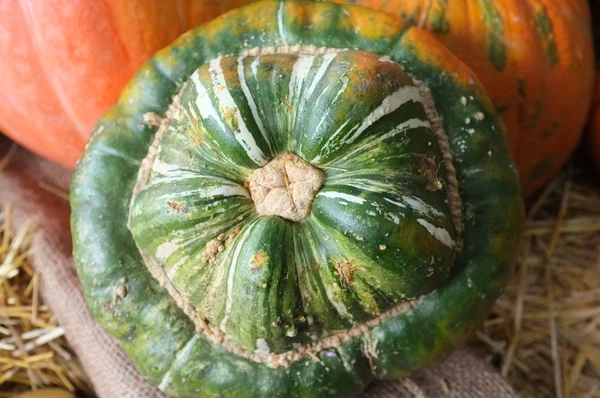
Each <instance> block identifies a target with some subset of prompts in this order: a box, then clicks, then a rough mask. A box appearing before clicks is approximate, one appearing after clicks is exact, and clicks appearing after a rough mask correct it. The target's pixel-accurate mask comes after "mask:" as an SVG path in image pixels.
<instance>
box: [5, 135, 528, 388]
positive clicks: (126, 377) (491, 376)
mask: <svg viewBox="0 0 600 398" xmlns="http://www.w3.org/2000/svg"><path fill="white" fill-rule="evenodd" d="M9 145H10V143H9V142H8V140H6V139H3V138H2V137H0V157H1V156H2V155H3V154H4V153H6V151H7V149H8V146H9ZM69 178H70V172H69V171H67V170H65V169H62V168H61V167H59V166H57V165H55V164H53V163H50V162H48V161H46V160H42V159H40V158H38V157H36V156H34V155H32V154H30V153H29V152H27V151H25V150H23V149H18V150H17V152H16V153H15V154H14V156H13V157H12V159H11V161H10V162H9V164H8V165H7V167H6V168H5V169H4V170H3V171H2V172H0V206H3V205H5V204H7V203H11V204H12V206H13V220H14V223H15V227H17V226H18V225H21V224H22V223H24V222H25V221H26V220H31V221H33V222H34V223H35V225H36V232H35V236H34V239H33V243H32V245H33V253H34V254H33V259H32V262H33V265H34V267H35V269H36V270H37V271H38V272H39V273H40V277H41V278H40V280H41V288H42V294H43V297H44V299H45V301H46V303H47V304H48V305H49V306H50V308H51V309H52V311H54V313H55V315H56V318H57V319H58V321H59V322H60V323H61V325H62V326H63V327H64V328H65V332H66V335H67V338H68V339H69V341H70V343H71V344H72V346H73V349H74V351H75V352H76V353H77V355H78V356H79V358H80V360H81V362H82V364H83V367H84V369H85V370H86V372H87V373H88V375H89V377H90V379H91V381H92V383H93V387H94V389H95V391H96V393H97V394H98V396H99V397H100V398H142V397H144V398H159V397H160V398H163V397H165V395H164V394H163V393H161V392H160V391H158V390H157V389H156V388H155V387H154V386H152V385H151V384H149V383H148V382H147V381H146V380H145V379H144V378H143V377H142V376H141V375H140V374H139V373H138V372H137V370H136V369H135V367H134V366H133V365H132V364H131V362H130V361H129V359H128V358H127V357H126V356H125V354H124V353H123V351H121V349H120V348H119V346H118V344H117V343H116V341H115V340H114V339H113V338H112V337H110V336H109V335H107V334H106V333H105V332H104V330H103V329H102V328H101V327H100V326H99V325H98V324H97V323H96V322H95V321H94V319H93V318H92V316H91V314H90V312H89V310H88V308H87V305H86V303H85V300H84V298H83V295H82V292H81V286H80V284H79V280H78V279H77V276H76V273H75V269H74V266H73V259H72V257H71V236H70V231H69V206H68V203H67V202H66V200H64V199H61V198H60V197H58V196H56V195H53V194H51V193H49V192H48V191H47V190H46V189H42V188H41V187H40V182H42V183H46V184H51V185H53V186H55V187H58V188H60V189H62V190H64V191H68V185H69ZM363 397H364V398H375V397H383V398H391V397H402V398H438V397H453V398H484V397H485V398H493V397H499V398H513V397H517V394H516V393H515V392H514V390H513V389H512V388H511V387H510V386H509V385H508V384H507V382H506V381H505V380H503V378H502V377H501V376H500V375H499V374H498V373H496V372H495V371H494V370H493V369H492V368H491V367H489V366H488V365H487V364H485V363H484V362H483V361H482V360H480V359H478V358H476V357H475V356H474V355H473V354H472V353H470V352H468V351H467V350H461V351H457V352H455V353H454V354H453V355H451V356H450V357H449V358H447V359H446V360H444V361H442V362H441V363H439V364H438V365H436V366H435V367H433V368H431V369H426V370H423V371H420V372H417V373H416V374H414V375H412V376H410V377H408V378H405V379H402V380H398V381H388V382H379V383H375V384H373V385H372V386H371V387H370V388H369V389H368V391H367V392H365V393H364V394H363Z"/></svg>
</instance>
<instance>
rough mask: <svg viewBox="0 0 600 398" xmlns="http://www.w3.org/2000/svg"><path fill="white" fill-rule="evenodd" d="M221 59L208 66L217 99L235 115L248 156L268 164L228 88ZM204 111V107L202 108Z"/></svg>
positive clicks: (236, 132)
mask: <svg viewBox="0 0 600 398" xmlns="http://www.w3.org/2000/svg"><path fill="white" fill-rule="evenodd" d="M221 59H222V57H219V58H216V59H213V60H212V61H210V63H209V66H208V72H209V73H210V75H211V77H212V79H213V84H214V90H213V91H214V94H215V96H216V97H217V101H218V102H219V107H220V108H221V109H223V108H226V109H228V110H230V111H231V112H232V113H233V117H234V118H235V121H236V123H237V126H238V131H234V134H233V135H234V136H235V139H236V140H237V142H238V143H239V144H240V145H241V146H242V148H244V151H246V154H247V155H248V157H249V158H250V159H251V160H252V161H253V162H254V163H256V164H257V165H259V166H264V165H265V164H267V162H268V159H267V158H266V157H265V154H264V153H263V151H262V150H261V149H260V147H259V146H258V145H257V144H256V140H255V139H254V136H253V135H252V133H251V132H250V130H248V126H246V122H244V118H242V114H241V113H240V110H239V108H238V106H237V105H236V103H235V101H234V100H233V97H232V96H231V93H230V92H229V89H228V88H227V81H226V80H225V75H224V73H223V68H222V67H221ZM200 111H201V112H202V109H200Z"/></svg>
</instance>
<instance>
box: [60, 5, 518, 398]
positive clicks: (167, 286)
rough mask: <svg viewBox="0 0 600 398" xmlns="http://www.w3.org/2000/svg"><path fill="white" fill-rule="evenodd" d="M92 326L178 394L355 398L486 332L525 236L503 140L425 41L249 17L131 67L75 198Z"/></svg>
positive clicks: (354, 22)
mask: <svg viewBox="0 0 600 398" xmlns="http://www.w3.org/2000/svg"><path fill="white" fill-rule="evenodd" d="M71 205H72V218H71V228H72V233H73V239H74V256H75V261H76V265H77V270H78V275H79V277H80V279H81V281H82V286H83V289H84V293H85V296H86V299H87V301H88V303H89V305H90V308H91V310H92V312H93V314H94V316H95V317H96V319H97V320H98V321H99V322H100V323H101V324H102V325H103V327H104V328H105V329H106V330H107V331H108V332H109V333H110V334H112V335H113V336H115V337H116V338H117V339H118V341H119V342H120V344H121V346H122V347H123V349H124V350H125V352H126V353H127V354H128V355H129V357H130V358H131V359H132V361H133V363H134V364H135V365H136V366H137V367H138V368H139V370H140V371H141V373H142V374H143V375H145V376H146V377H147V378H148V380H150V381H151V382H152V383H154V384H156V385H157V386H158V388H160V389H161V390H163V391H165V392H166V393H167V394H169V395H171V396H174V397H189V396H215V395H217V394H220V395H223V396H228V397H309V396H310V397H315V396H334V397H342V396H355V395H357V394H358V393H359V392H360V391H362V390H363V389H364V388H365V386H366V385H367V384H368V383H369V382H371V381H373V380H376V379H385V378H392V377H398V376H401V375H403V374H407V373H409V372H411V371H412V370H414V369H416V368H419V367H422V366H425V365H427V364H429V363H431V362H432V361H435V360H437V359H438V358H440V357H441V356H443V355H445V354H446V353H447V352H448V351H449V350H451V349H453V348H454V347H456V346H457V345H459V344H461V343H462V342H464V341H465V340H466V339H467V338H468V337H469V336H470V335H471V334H472V333H473V332H474V330H475V329H476V328H477V327H478V325H479V324H480V322H481V321H482V320H483V319H484V318H485V316H486V315H487V314H488V312H489V310H490V308H491V305H492V303H493V302H494V301H495V299H496V298H497V297H498V295H499V294H500V293H501V291H502V289H503V287H504V285H505V283H506V280H507V275H508V273H509V271H510V267H511V264H512V263H513V261H514V260H515V256H516V250H517V246H518V242H519V237H520V231H521V223H522V203H521V199H520V190H519V185H518V175H517V171H516V167H515V165H514V163H513V161H512V159H511V156H510V151H509V149H508V146H507V143H506V139H505V131H504V126H503V124H502V122H501V120H500V118H499V117H498V116H497V115H496V113H495V111H494V108H493V105H492V103H491V101H490V100H489V98H488V97H487V96H486V94H485V92H484V90H483V88H482V86H481V84H480V83H479V81H478V80H477V78H476V77H475V76H474V75H473V73H472V72H471V71H470V69H468V68H467V67H466V66H465V65H464V64H462V63H461V62H460V61H459V59H458V58H456V57H455V56H454V55H452V53H451V52H450V51H448V50H447V49H446V48H445V47H443V46H442V45H441V44H440V43H439V42H438V41H436V40H435V39H434V38H433V37H432V36H431V35H430V34H429V33H427V32H425V31H424V30H420V29H417V28H414V27H412V26H411V25H410V24H409V23H408V22H406V21H404V20H401V19H398V18H395V17H392V16H389V15H387V14H385V13H380V12H377V11H374V10H369V9H365V8H362V7H358V6H353V5H336V4H331V3H306V2H292V1H285V2H280V1H264V2H258V3H252V4H250V5H248V6H245V7H243V8H240V9H236V10H234V11H231V12H228V13H226V14H224V15H223V16H221V17H219V18H217V19H215V20H213V21H211V22H210V23H208V24H205V25H203V26H201V27H198V28H197V29H195V30H192V31H190V32H188V33H186V34H184V35H183V36H181V37H180V38H179V39H177V40H176V41H175V42H174V43H173V44H171V45H170V46H168V47H167V48H165V49H164V50H162V51H160V52H159V53H158V54H157V55H156V56H154V57H153V58H151V59H150V60H149V61H148V62H146V63H145V64H144V65H143V66H142V67H141V68H140V70H139V71H138V73H137V74H136V76H135V78H134V79H133V80H132V81H131V82H130V83H129V85H128V86H127V87H126V89H125V90H124V91H123V93H122V95H121V97H120V100H119V102H118V103H117V104H116V105H115V106H114V107H113V108H111V110H110V111H108V112H107V113H106V114H105V115H104V117H103V118H101V119H100V121H99V123H98V124H97V125H96V127H95V130H94V132H93V134H92V137H91V140H90V143H89V145H88V147H87V149H86V152H85V153H84V155H83V157H82V158H81V160H80V162H79V164H78V167H77V169H76V172H75V174H74V177H73V184H72V188H71Z"/></svg>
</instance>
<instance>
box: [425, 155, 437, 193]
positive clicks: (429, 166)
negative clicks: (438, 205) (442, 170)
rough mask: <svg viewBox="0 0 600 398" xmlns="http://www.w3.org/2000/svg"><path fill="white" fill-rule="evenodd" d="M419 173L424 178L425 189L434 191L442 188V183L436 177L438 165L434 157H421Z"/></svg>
mask: <svg viewBox="0 0 600 398" xmlns="http://www.w3.org/2000/svg"><path fill="white" fill-rule="evenodd" d="M419 173H421V175H422V176H423V178H425V184H426V185H425V189H427V190H428V191H430V192H435V191H439V190H440V189H442V183H441V182H440V180H439V179H438V167H437V165H436V164H435V160H434V159H431V158H428V157H425V156H424V157H422V158H421V168H420V169H419Z"/></svg>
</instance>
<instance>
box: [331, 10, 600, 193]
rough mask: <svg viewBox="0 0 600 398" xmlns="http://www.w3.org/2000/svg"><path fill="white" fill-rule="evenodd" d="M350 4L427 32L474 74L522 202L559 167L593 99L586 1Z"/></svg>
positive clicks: (591, 49)
mask: <svg viewBox="0 0 600 398" xmlns="http://www.w3.org/2000/svg"><path fill="white" fill-rule="evenodd" d="M335 1H337V2H344V1H343V0H335ZM346 2H348V1H346ZM354 3H357V4H362V5H365V6H369V7H372V8H376V9H379V10H382V11H385V12H388V13H391V14H395V15H401V16H404V17H405V18H408V19H410V20H411V21H412V22H413V23H415V24H417V25H419V26H421V27H423V28H425V29H428V30H430V31H432V32H433V33H434V35H435V36H436V37H437V38H438V39H439V40H440V41H441V42H442V43H444V44H445V45H446V47H448V48H449V49H450V50H452V51H453V52H454V53H455V54H456V55H457V56H458V57H459V58H460V59H461V60H462V61H463V62H465V63H466V64H467V65H468V66H470V67H471V68H472V69H473V70H474V71H475V73H476V74H477V76H478V77H479V78H480V79H481V81H482V82H483V84H484V86H485V87H486V89H487V91H488V93H489V94H490V96H491V97H492V98H493V100H494V103H495V105H496V108H497V109H498V111H500V114H501V115H502V117H503V120H504V122H505V124H506V126H507V128H508V133H509V137H508V138H509V143H510V147H511V150H512V152H513V155H514V157H515V160H516V161H517V164H518V165H519V168H520V174H521V184H522V186H523V191H524V193H525V194H526V195H528V194H531V193H533V192H534V191H536V190H537V189H538V188H540V187H541V186H542V185H543V184H544V183H545V182H547V181H548V180H549V179H550V178H551V177H552V176H553V175H554V174H555V173H556V172H557V171H558V170H559V169H560V168H561V167H562V166H563V165H564V164H565V162H566V161H567V159H568V158H569V156H570V155H571V153H572V152H573V150H574V149H575V147H576V146H577V144H578V143H579V141H580V138H581V133H582V131H583V128H584V125H585V121H586V116H587V113H588V110H589V106H590V100H591V98H592V87H593V76H594V62H593V59H594V55H593V46H592V36H591V27H590V25H591V22H590V10H589V7H588V4H587V0H355V1H354Z"/></svg>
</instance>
